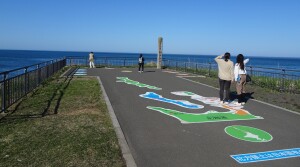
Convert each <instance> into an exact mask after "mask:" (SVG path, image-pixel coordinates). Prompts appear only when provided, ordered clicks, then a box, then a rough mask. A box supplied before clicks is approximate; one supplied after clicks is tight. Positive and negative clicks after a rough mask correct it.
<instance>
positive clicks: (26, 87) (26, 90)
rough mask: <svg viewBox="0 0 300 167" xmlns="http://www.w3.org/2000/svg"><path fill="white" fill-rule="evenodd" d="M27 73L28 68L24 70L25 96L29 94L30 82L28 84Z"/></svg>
mask: <svg viewBox="0 0 300 167" xmlns="http://www.w3.org/2000/svg"><path fill="white" fill-rule="evenodd" d="M27 71H28V68H27V67H26V68H25V69H24V76H25V80H24V87H25V94H27V92H28V84H29V82H28V75H27Z"/></svg>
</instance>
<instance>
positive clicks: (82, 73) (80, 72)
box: [74, 69, 87, 76]
mask: <svg viewBox="0 0 300 167" xmlns="http://www.w3.org/2000/svg"><path fill="white" fill-rule="evenodd" d="M74 75H75V76H85V75H87V70H86V69H78V70H76V72H75V74H74Z"/></svg>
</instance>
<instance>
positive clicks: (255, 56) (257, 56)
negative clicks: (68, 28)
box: [0, 49, 300, 59]
mask: <svg viewBox="0 0 300 167" xmlns="http://www.w3.org/2000/svg"><path fill="white" fill-rule="evenodd" d="M0 51H32V52H74V53H89V52H94V53H113V54H148V55H149V54H157V53H150V52H109V51H93V50H91V51H67V50H66V51H64V50H32V49H0ZM224 53H225V52H224ZM164 54H166V55H184V56H203V55H205V56H218V55H220V54H222V53H219V54H192V53H163V55H164ZM241 54H243V53H241ZM231 56H232V57H236V56H237V55H234V54H231ZM245 56H246V57H253V58H272V57H274V58H294V59H300V55H299V56H278V55H277V56H271V55H269V56H264V55H245Z"/></svg>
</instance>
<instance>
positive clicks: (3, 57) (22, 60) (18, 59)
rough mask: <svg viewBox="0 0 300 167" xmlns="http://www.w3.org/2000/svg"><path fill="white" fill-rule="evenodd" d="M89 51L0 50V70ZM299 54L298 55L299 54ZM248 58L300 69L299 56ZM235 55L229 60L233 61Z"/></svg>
mask: <svg viewBox="0 0 300 167" xmlns="http://www.w3.org/2000/svg"><path fill="white" fill-rule="evenodd" d="M94 53H95V58H96V59H97V57H124V58H125V57H126V58H136V59H137V60H138V57H139V54H140V53H106V52H94ZM88 54H89V52H70V51H30V50H0V72H3V71H8V70H12V69H16V68H20V67H24V66H29V65H32V64H37V63H41V62H44V61H49V60H53V59H58V58H62V57H66V56H71V57H86V58H88ZM216 56H217V55H188V54H163V58H164V59H171V60H176V61H180V62H197V63H209V62H211V63H213V64H215V62H214V58H215V57H216ZM299 56H300V55H299ZM144 57H145V61H147V59H148V60H149V59H156V57H157V54H155V53H154V54H144ZM245 57H246V58H250V61H249V63H248V64H247V66H258V67H265V68H279V69H292V70H300V57H298V58H289V57H284V55H283V56H282V57H255V56H252V55H249V56H248V55H245ZM235 59H236V58H235V57H234V56H232V58H231V60H232V61H233V62H235Z"/></svg>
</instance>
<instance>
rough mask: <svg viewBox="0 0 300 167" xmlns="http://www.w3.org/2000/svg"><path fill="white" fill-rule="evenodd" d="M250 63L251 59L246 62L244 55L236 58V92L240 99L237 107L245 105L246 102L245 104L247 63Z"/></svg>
mask: <svg viewBox="0 0 300 167" xmlns="http://www.w3.org/2000/svg"><path fill="white" fill-rule="evenodd" d="M248 62H249V59H245V60H244V55H242V54H239V55H238V56H237V57H236V64H235V66H234V80H235V82H236V92H237V98H238V103H237V105H243V104H245V102H243V99H244V96H245V93H246V90H245V85H246V83H247V82H246V75H247V71H246V67H245V65H246V63H248Z"/></svg>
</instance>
